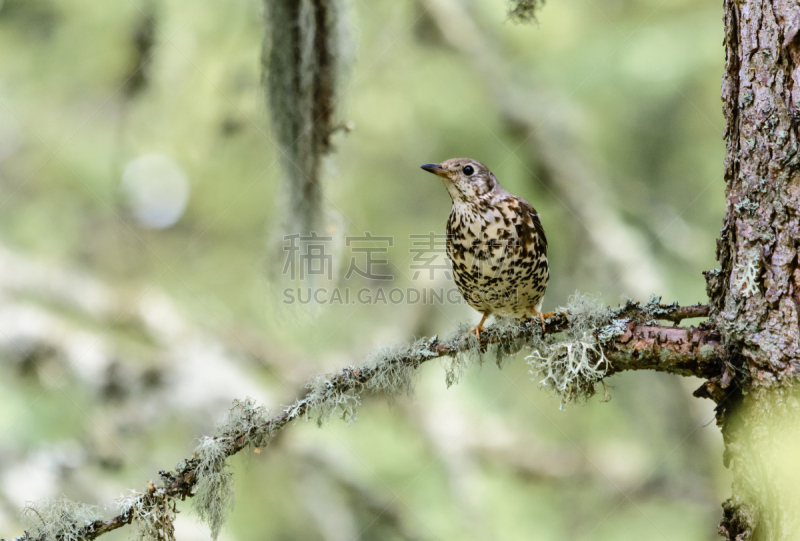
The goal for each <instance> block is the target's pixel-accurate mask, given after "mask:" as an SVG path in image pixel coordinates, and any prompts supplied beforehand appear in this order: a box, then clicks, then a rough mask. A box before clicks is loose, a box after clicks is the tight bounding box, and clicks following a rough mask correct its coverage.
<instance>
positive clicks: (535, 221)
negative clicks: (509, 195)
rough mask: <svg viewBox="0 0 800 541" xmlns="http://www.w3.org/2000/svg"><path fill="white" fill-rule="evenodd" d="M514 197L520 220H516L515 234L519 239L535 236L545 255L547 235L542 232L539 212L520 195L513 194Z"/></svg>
mask: <svg viewBox="0 0 800 541" xmlns="http://www.w3.org/2000/svg"><path fill="white" fill-rule="evenodd" d="M514 199H515V200H516V202H517V204H518V205H519V218H520V220H519V222H517V235H518V236H519V238H520V239H533V238H534V237H535V238H536V242H537V244H538V245H539V249H540V250H541V251H542V253H543V254H544V256H545V257H547V237H546V236H545V234H544V227H543V226H542V221H541V220H540V219H539V213H538V212H536V209H534V208H533V206H532V205H531V204H530V203H528V202H527V201H525V200H524V199H522V198H521V197H516V196H514Z"/></svg>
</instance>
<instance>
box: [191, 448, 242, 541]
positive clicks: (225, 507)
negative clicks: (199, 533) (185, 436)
mask: <svg viewBox="0 0 800 541" xmlns="http://www.w3.org/2000/svg"><path fill="white" fill-rule="evenodd" d="M232 445H233V438H232V437H230V436H223V437H214V438H209V437H206V438H203V440H202V441H201V442H200V445H199V446H198V447H197V449H196V450H195V455H196V456H197V458H198V459H199V463H198V465H197V467H196V468H195V475H196V476H197V479H198V481H197V493H196V495H195V502H194V503H195V509H196V511H197V515H198V516H199V517H200V520H202V521H203V522H205V523H207V524H208V526H209V528H210V529H211V537H212V538H213V539H217V537H218V536H219V532H220V530H221V529H222V525H223V524H224V523H225V520H226V519H227V518H228V513H229V512H230V510H231V508H232V507H233V495H234V491H233V473H232V472H231V471H230V467H229V466H228V464H227V462H226V458H227V456H228V454H227V450H228V449H229V448H230V447H231V446H232Z"/></svg>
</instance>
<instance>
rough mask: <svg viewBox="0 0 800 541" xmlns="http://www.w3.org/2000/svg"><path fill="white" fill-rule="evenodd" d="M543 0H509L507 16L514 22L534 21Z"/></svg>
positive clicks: (542, 4)
mask: <svg viewBox="0 0 800 541" xmlns="http://www.w3.org/2000/svg"><path fill="white" fill-rule="evenodd" d="M542 6H544V0H511V2H510V5H509V7H508V18H509V19H510V20H512V21H514V22H515V23H530V22H536V16H537V15H538V13H539V10H540V9H541V8H542Z"/></svg>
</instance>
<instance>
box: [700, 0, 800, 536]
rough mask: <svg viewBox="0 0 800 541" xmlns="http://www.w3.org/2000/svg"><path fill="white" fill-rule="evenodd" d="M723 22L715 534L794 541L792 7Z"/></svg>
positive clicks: (774, 6) (761, 8)
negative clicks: (721, 468) (725, 485)
mask: <svg viewBox="0 0 800 541" xmlns="http://www.w3.org/2000/svg"><path fill="white" fill-rule="evenodd" d="M724 20H725V51H726V66H725V73H724V76H723V82H722V99H723V102H724V106H723V110H724V114H725V116H726V121H727V125H726V130H725V137H726V139H727V155H726V159H725V181H726V185H727V186H726V196H727V208H726V215H725V219H724V224H723V228H722V232H721V235H720V238H719V240H718V243H717V258H718V260H719V262H720V268H719V269H718V270H715V271H711V272H709V273H707V275H706V277H707V282H708V293H709V301H710V306H711V308H712V315H711V322H712V323H713V325H714V326H715V327H716V328H717V329H718V330H719V331H720V334H721V336H722V340H723V344H724V347H725V349H726V355H727V361H728V365H729V366H728V369H727V370H726V371H725V373H724V374H723V375H720V376H718V377H716V378H713V379H712V380H710V381H709V382H708V383H707V384H706V385H705V387H704V389H702V390H701V391H700V394H703V395H705V396H710V397H712V398H714V399H715V400H716V401H717V402H718V404H719V406H718V424H719V425H720V427H721V428H722V433H723V437H724V439H725V443H726V452H725V462H726V464H727V465H729V466H730V467H731V469H732V472H733V476H734V482H733V487H732V490H733V494H732V497H731V499H730V500H728V501H727V502H725V504H724V505H723V508H724V517H723V520H722V523H721V524H720V534H721V535H723V536H725V537H726V538H727V539H731V540H734V539H735V540H746V539H759V540H762V539H770V540H775V539H798V536H800V529H798V524H797V515H798V511H800V509H798V507H797V505H796V504H797V501H798V500H797V497H796V496H795V494H794V493H795V492H796V490H797V487H796V486H789V485H787V483H785V482H784V480H785V479H786V478H787V475H789V474H790V473H791V472H789V471H788V470H789V469H791V468H790V467H789V464H790V462H788V461H787V462H783V461H785V460H786V459H788V458H790V457H789V456H782V455H781V454H780V453H779V452H778V451H777V450H778V449H784V450H785V449H786V446H785V445H784V444H785V442H786V441H787V435H788V434H787V429H793V428H792V427H793V426H794V425H796V420H797V419H798V418H799V417H798V414H800V405H799V404H800V403H799V402H798V401H797V394H798V389H800V386H798V385H797V375H798V371H797V368H798V365H797V363H798V356H800V332H798V308H799V307H800V269H798V259H797V254H798V233H800V223H799V222H798V220H799V219H800V212H799V211H800V175H799V174H798V165H799V164H800V155H798V122H800V110H799V109H798V105H800V44H798V40H797V39H796V37H797V33H798V28H800V6H798V3H797V1H796V0H772V1H771V2H762V1H758V0H739V1H734V0H725V15H724ZM792 420H794V422H793V423H792V422H791V421H792ZM793 430H796V429H793ZM792 458H793V457H792ZM784 464H785V466H784Z"/></svg>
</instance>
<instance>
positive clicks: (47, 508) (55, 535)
mask: <svg viewBox="0 0 800 541" xmlns="http://www.w3.org/2000/svg"><path fill="white" fill-rule="evenodd" d="M20 518H21V521H22V524H23V526H25V530H26V531H28V532H29V534H30V535H29V538H36V539H41V540H50V541H55V540H59V541H77V540H78V539H80V535H79V534H80V529H81V528H83V527H84V526H88V525H89V524H91V523H93V522H94V521H96V520H100V519H101V518H102V513H101V510H100V508H99V507H97V506H94V505H87V504H85V503H79V502H73V501H71V500H68V499H66V498H59V499H47V500H40V501H37V502H34V503H30V504H28V506H27V507H26V508H25V509H23V511H22V513H21V516H20Z"/></svg>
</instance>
